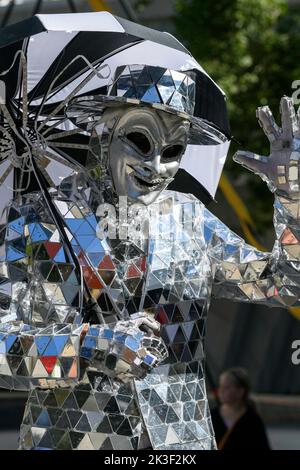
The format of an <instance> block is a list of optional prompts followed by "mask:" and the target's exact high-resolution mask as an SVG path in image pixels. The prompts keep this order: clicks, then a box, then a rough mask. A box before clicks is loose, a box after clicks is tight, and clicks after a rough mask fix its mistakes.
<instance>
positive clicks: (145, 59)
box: [0, 12, 230, 222]
mask: <svg viewBox="0 0 300 470" xmlns="http://www.w3.org/2000/svg"><path fill="white" fill-rule="evenodd" d="M124 64H147V65H149V66H158V67H164V68H169V69H172V70H178V71H193V72H194V73H195V76H196V108H195V112H194V115H195V116H196V117H198V118H201V119H203V120H204V121H206V122H209V123H210V124H211V125H212V126H214V127H215V128H216V129H218V130H219V131H220V132H221V133H222V134H223V135H224V136H225V137H224V139H223V141H222V142H220V143H214V144H209V145H201V146H199V145H194V144H193V142H190V143H189V145H188V147H187V150H186V152H185V155H184V156H183V159H182V162H181V170H179V172H178V174H177V176H176V178H175V180H174V182H173V183H172V186H171V189H177V190H179V191H181V192H186V193H194V194H195V195H196V196H197V197H199V198H202V199H203V198H204V199H205V200H206V201H207V200H209V199H211V198H213V197H214V195H215V192H216V189H217V185H218V182H219V178H220V175H221V172H222V169H223V165H224V163H225V159H226V155H227V151H228V147H229V142H230V141H229V135H230V134H229V132H230V131H229V123H228V118H227V111H226V102H225V95H224V93H223V92H222V90H221V89H220V88H219V87H218V86H217V85H216V84H215V82H214V81H213V80H212V79H211V78H210V77H209V76H208V74H207V73H206V72H205V71H204V70H203V68H202V67H201V66H200V65H199V63H198V62H197V61H196V60H195V59H194V58H193V57H192V56H191V54H190V53H189V52H188V51H187V50H186V49H185V47H184V46H183V45H182V44H181V43H180V42H179V41H178V40H177V39H175V38H174V37H173V36H172V35H170V34H168V33H163V32H159V31H155V30H153V29H150V28H146V27H144V26H141V25H138V24H136V23H132V22H130V21H128V20H124V19H122V18H118V17H116V16H113V15H111V14H110V13H107V12H99V13H82V14H81V13H78V14H57V15H56V14H54V15H36V16H34V17H32V18H29V19H26V20H24V21H22V22H20V23H17V24H15V25H12V26H8V27H6V28H3V29H2V30H0V152H1V160H0V201H1V203H0V204H1V206H2V205H5V203H6V201H7V200H8V199H9V198H13V194H14V191H18V190H19V191H26V190H28V189H30V190H32V189H33V188H34V178H29V177H28V175H29V174H30V172H31V168H30V164H29V157H28V155H29V152H31V153H32V155H35V154H36V156H37V161H39V164H41V158H40V159H38V153H39V152H38V148H41V147H43V148H44V150H45V151H46V152H47V156H48V159H49V161H53V167H51V164H50V165H49V161H48V164H47V178H46V179H48V183H49V186H50V183H54V184H55V183H56V184H58V182H59V178H60V179H61V178H63V177H65V176H67V174H68V171H69V170H70V171H73V166H74V164H75V162H76V163H79V164H82V165H84V162H85V158H86V154H87V149H88V142H89V135H87V133H86V132H84V131H82V130H80V129H79V128H77V127H76V126H75V125H74V123H73V122H71V121H70V120H69V119H68V117H67V116H66V114H65V107H66V105H67V104H68V103H69V102H70V100H72V99H73V98H74V97H80V96H85V97H86V96H88V95H93V96H95V95H97V94H99V95H101V94H102V95H103V94H105V90H107V86H108V82H109V80H111V77H112V76H113V75H114V73H115V71H116V69H117V68H118V67H119V66H120V65H124ZM0 222H1V220H0Z"/></svg>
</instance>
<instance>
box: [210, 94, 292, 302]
mask: <svg viewBox="0 0 300 470" xmlns="http://www.w3.org/2000/svg"><path fill="white" fill-rule="evenodd" d="M298 114H299V113H298ZM257 116H258V119H259V122H260V124H261V126H262V127H263V129H264V131H265V133H266V135H267V137H268V138H269V140H270V142H271V152H270V156H269V157H263V156H259V155H255V154H252V153H250V152H238V153H237V154H236V155H235V157H234V159H235V160H236V161H237V162H238V163H240V164H242V165H243V166H245V167H246V168H247V169H250V170H251V171H254V172H255V173H257V174H258V175H259V176H260V177H261V178H262V179H263V180H264V181H266V183H267V184H268V187H269V189H270V190H271V191H272V192H273V193H274V195H275V204H274V209H275V210H274V227H275V232H276V241H275V244H274V247H273V250H272V252H271V253H263V252H260V251H258V250H256V249H255V248H253V247H251V246H250V245H247V244H246V243H245V242H244V240H242V239H241V238H240V237H238V236H237V235H236V234H234V233H233V232H231V231H230V230H229V229H228V228H227V227H226V226H225V225H224V224H222V223H221V222H220V221H219V220H218V219H216V218H215V217H214V216H212V214H210V213H209V212H208V211H207V212H206V218H205V219H206V220H205V227H206V239H207V242H208V244H209V253H210V256H211V262H212V265H213V269H214V287H213V295H214V296H215V297H221V298H230V299H233V300H239V301H250V302H256V303H264V304H266V305H268V306H299V305H300V241H299V240H300V191H299V170H300V169H299V161H300V120H299V115H298V117H297V118H296V116H295V112H294V107H293V104H292V101H291V99H289V98H286V97H284V98H282V100H281V116H282V127H281V128H279V127H278V126H277V125H276V123H275V121H274V118H273V116H272V113H271V111H270V109H269V108H268V107H267V106H265V107H262V108H258V110H257Z"/></svg>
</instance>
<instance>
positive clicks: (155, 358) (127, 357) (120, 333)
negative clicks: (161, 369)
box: [80, 312, 168, 382]
mask: <svg viewBox="0 0 300 470" xmlns="http://www.w3.org/2000/svg"><path fill="white" fill-rule="evenodd" d="M159 331H160V324H159V323H158V322H157V321H156V320H154V319H153V318H152V317H151V316H150V315H149V314H147V313H145V312H138V313H136V314H134V315H131V317H130V320H127V321H119V322H118V323H117V324H116V325H115V326H114V327H109V326H108V325H107V326H103V325H101V326H100V325H93V326H89V327H88V326H87V327H86V332H85V337H84V339H83V342H82V347H81V354H80V355H81V357H83V358H85V359H87V360H88V361H89V366H91V367H95V368H96V369H97V370H99V371H101V372H103V373H105V374H106V375H108V376H110V377H113V378H116V379H118V380H121V381H123V382H126V381H128V380H130V379H132V378H143V377H144V376H145V375H146V374H147V373H148V372H149V371H150V370H151V369H152V368H153V367H155V366H157V365H158V364H159V363H161V362H162V361H164V360H165V359H166V358H167V357H168V351H167V348H166V346H165V344H164V342H163V340H162V339H161V338H159V337H158V336H156V334H159Z"/></svg>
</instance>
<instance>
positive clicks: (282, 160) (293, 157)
mask: <svg viewBox="0 0 300 470" xmlns="http://www.w3.org/2000/svg"><path fill="white" fill-rule="evenodd" d="M280 112H281V127H278V126H277V124H276V122H275V120H274V117H273V115H272V112H271V110H270V108H269V107H268V106H262V107H260V108H258V109H257V112H256V115H257V117H258V121H259V123H260V125H261V127H262V128H263V130H264V132H265V134H266V136H267V137H268V139H269V141H270V155H269V157H265V156H261V155H256V154H254V153H252V152H247V151H238V152H237V153H236V154H235V155H234V157H233V159H234V160H235V161H236V162H238V163H240V164H241V165H243V166H245V167H246V168H247V169H249V170H250V171H253V172H254V173H257V174H258V175H259V176H260V177H261V178H262V179H263V180H264V181H266V182H267V184H268V187H269V188H270V190H271V191H272V192H274V193H276V194H277V195H279V196H284V197H287V198H289V199H294V200H299V198H300V189H299V186H300V177H299V171H300V168H299V161H300V107H299V108H298V112H297V115H296V114H295V110H294V106H293V101H292V98H288V97H286V96H284V97H283V98H282V99H281V102H280Z"/></svg>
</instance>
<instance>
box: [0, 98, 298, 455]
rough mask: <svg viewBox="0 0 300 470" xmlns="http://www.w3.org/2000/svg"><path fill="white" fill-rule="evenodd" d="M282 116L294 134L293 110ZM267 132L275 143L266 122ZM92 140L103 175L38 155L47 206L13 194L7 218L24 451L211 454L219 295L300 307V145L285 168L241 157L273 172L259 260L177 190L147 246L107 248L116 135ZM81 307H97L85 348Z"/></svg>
mask: <svg viewBox="0 0 300 470" xmlns="http://www.w3.org/2000/svg"><path fill="white" fill-rule="evenodd" d="M287 105H288V101H287V100H285V101H283V105H282V106H287ZM284 112H285V113H286V114H288V118H290V117H291V122H292V121H293V117H292V107H291V106H290V105H288V107H287V109H285V108H284ZM261 121H265V124H266V125H265V128H266V130H267V134H268V135H269V136H270V135H271V139H272V135H273V133H272V132H271V131H270V130H269V129H270V127H272V126H273V128H275V127H274V123H273V122H272V119H271V118H270V116H269V115H268V113H267V111H266V110H265V111H264V112H263V116H262V118H261ZM286 122H287V121H286ZM284 130H285V132H287V131H286V127H285V129H284ZM91 132H92V135H91V139H90V142H89V149H88V150H89V152H90V154H89V158H90V162H91V161H93V159H95V158H96V159H97V158H98V161H97V165H94V166H89V165H87V167H86V171H82V170H79V169H78V167H76V165H75V164H74V165H72V164H71V163H70V162H68V163H67V162H66V161H64V160H63V159H61V158H59V157H58V156H57V155H55V154H54V153H53V152H50V151H45V149H42V150H41V149H39V148H34V150H33V153H34V156H35V158H36V161H38V162H39V166H40V167H42V168H43V175H44V178H45V179H46V180H47V182H48V184H49V186H50V189H49V191H48V194H47V195H46V194H45V193H43V191H34V190H33V191H31V192H30V191H29V192H28V191H27V193H26V194H19V195H18V196H17V197H15V199H14V201H12V202H10V203H8V204H7V207H6V209H5V211H4V215H3V214H2V225H1V248H0V253H1V281H2V282H1V314H2V322H3V325H2V326H1V329H0V333H1V338H0V376H1V377H0V378H1V382H0V385H1V386H2V387H5V388H10V389H19V390H30V393H29V399H28V403H27V406H26V410H25V414H24V419H23V423H22V426H21V439H20V447H21V448H22V449H33V448H34V449H141V448H146V447H148V446H150V445H151V446H152V447H153V448H155V449H193V450H196V449H212V448H214V447H215V443H214V437H213V429H212V425H211V420H210V414H209V409H208V405H207V397H206V390H205V382H204V370H203V359H204V353H203V336H204V330H205V319H206V314H207V311H208V308H209V301H210V298H211V296H212V295H213V296H216V297H219V298H231V299H233V300H240V301H247V302H249V301H251V302H258V303H264V304H266V305H269V306H276V305H278V306H282V305H287V306H288V305H297V304H298V299H299V281H298V270H299V255H300V251H299V241H298V240H299V237H298V236H297V235H298V217H299V215H298V213H299V200H298V198H297V194H298V190H299V188H298V189H297V184H296V183H295V173H296V170H295V169H297V171H298V155H299V153H298V150H297V148H298V147H297V142H298V141H297V138H296V140H293V141H292V144H291V145H290V152H289V153H288V154H287V153H286V154H284V152H282V150H280V149H279V147H278V146H277V152H278V155H279V158H278V162H277V163H278V164H277V163H275V164H274V158H273V159H271V158H270V160H269V161H270V162H271V164H269V165H268V164H267V163H266V161H265V160H264V157H257V156H252V155H250V154H245V155H242V154H238V155H237V157H236V159H237V160H239V161H240V162H241V163H243V164H244V165H245V166H247V167H248V168H251V169H254V170H256V171H257V172H258V173H260V174H261V175H265V174H266V173H265V172H264V171H263V170H264V168H263V165H267V166H268V169H269V168H271V170H272V171H271V170H270V172H269V174H268V182H269V184H270V185H271V189H272V190H274V192H275V197H276V203H275V218H274V220H275V228H276V235H277V241H276V243H275V245H274V249H273V251H272V253H261V252H259V251H258V250H256V249H254V248H253V247H251V246H249V245H247V244H246V243H245V242H244V241H243V240H242V239H241V238H240V237H238V236H237V235H235V234H234V233H233V232H231V231H230V229H229V228H228V227H226V226H225V225H224V224H223V223H222V222H220V221H219V220H218V219H217V218H216V217H215V216H214V215H212V214H211V213H210V212H209V211H208V210H207V209H206V208H205V207H204V205H203V204H202V203H201V202H200V201H198V200H197V199H196V198H195V197H194V196H191V195H183V194H180V193H176V192H172V191H163V192H162V193H161V195H160V196H159V197H158V198H157V200H156V201H155V202H154V203H152V204H151V205H150V206H149V207H148V209H147V214H146V213H145V212H143V215H142V218H143V221H144V222H147V221H148V223H144V224H143V230H142V232H141V236H140V237H139V238H134V239H132V238H130V237H128V238H126V239H122V238H121V237H116V238H107V237H105V236H104V235H103V236H101V231H100V233H99V225H98V224H99V222H101V216H100V217H99V216H97V215H96V209H97V206H98V204H99V203H100V202H102V203H106V202H107V203H110V204H111V203H114V205H115V208H116V209H117V211H119V215H120V207H119V206H118V203H117V202H116V199H115V197H114V195H113V193H112V191H111V187H110V180H109V174H108V172H107V167H106V166H105V165H104V163H105V158H103V155H105V150H106V149H107V147H108V145H109V139H108V137H109V136H110V134H111V129H110V128H109V123H106V124H105V125H104V126H103V128H102V130H101V133H100V135H101V139H100V140H99V131H97V132H98V133H95V131H94V127H92V130H91ZM278 132H279V131H278ZM281 135H282V134H280V132H279V134H278V136H273V137H274V138H273V141H276V142H277V143H278V141H279V140H280V139H281ZM286 139H287V136H284V138H283V139H281V140H282V141H285V142H286ZM74 148H76V147H74ZM284 148H287V146H286V145H285V147H284ZM285 152H287V151H285ZM100 155H101V158H102V160H101V159H100V161H99V156H100ZM253 162H254V163H253ZM295 162H296V163H295ZM32 164H33V165H35V164H34V163H32ZM255 165H256V166H255ZM91 169H92V171H90V170H91ZM97 170H98V172H97ZM35 171H38V170H37V168H35ZM99 171H100V173H99ZM99 174H101V178H99ZM297 174H298V173H297ZM61 175H63V177H62V178H61ZM97 177H98V179H97ZM265 178H266V177H265ZM280 178H281V179H280ZM283 178H284V180H283ZM95 179H96V180H97V181H98V183H99V184H98V185H96V186H95ZM280 185H284V187H283V188H281V187H280ZM278 187H279V190H278V191H277V188H278ZM131 224H133V225H139V224H141V215H140V214H138V213H133V214H132V220H131ZM64 235H67V239H65V238H64ZM74 254H75V256H74ZM78 266H79V268H80V269H79V270H78ZM88 294H90V297H89V296H88ZM93 299H95V300H96V302H95V304H94V305H93V302H92V300H93ZM83 303H84V308H86V309H87V308H88V306H90V309H91V310H93V308H94V318H92V320H91V322H90V323H91V325H89V326H88V327H87V329H86V330H85V335H84V334H82V333H83V329H84V328H85V325H84V324H83V325H82V317H81V310H82V308H83ZM139 312H143V314H144V315H146V316H147V317H148V318H154V319H156V320H157V321H158V322H159V323H160V324H161V331H160V337H161V339H159V338H158V337H153V336H147V334H144V333H142V332H141V330H140V329H138V328H136V327H135V319H136V318H137V317H136V315H137V314H139ZM165 348H167V353H166V350H165ZM167 356H168V357H167ZM139 374H140V376H139Z"/></svg>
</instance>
